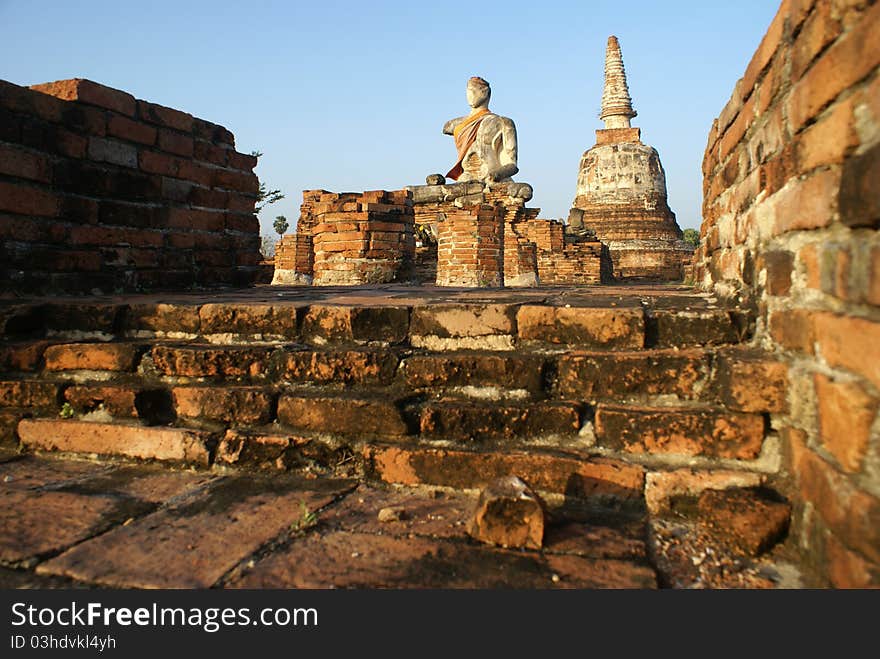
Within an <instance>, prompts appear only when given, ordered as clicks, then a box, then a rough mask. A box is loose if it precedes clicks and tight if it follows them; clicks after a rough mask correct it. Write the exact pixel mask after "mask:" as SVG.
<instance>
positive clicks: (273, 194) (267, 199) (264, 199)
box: [251, 151, 284, 230]
mask: <svg viewBox="0 0 880 659" xmlns="http://www.w3.org/2000/svg"><path fill="white" fill-rule="evenodd" d="M251 155H252V156H253V157H254V158H259V157H260V156H262V155H263V154H262V152H260V151H251ZM282 199H284V195H283V194H282V192H281V190H270V189H269V188H267V187H266V184H265V183H263V181H260V189H259V190H258V191H257V203H256V205H255V206H254V212H255V213H256V214H257V215H259V214H260V211H261V210H263V208H265V207H266V206H268V205H269V204H274V203H275V202H276V201H281V200H282ZM276 230H277V229H276Z"/></svg>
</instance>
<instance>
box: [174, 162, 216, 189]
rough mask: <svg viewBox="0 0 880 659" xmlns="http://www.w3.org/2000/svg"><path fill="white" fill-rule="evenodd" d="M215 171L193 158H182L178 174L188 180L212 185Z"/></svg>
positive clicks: (207, 185)
mask: <svg viewBox="0 0 880 659" xmlns="http://www.w3.org/2000/svg"><path fill="white" fill-rule="evenodd" d="M214 171H215V170H213V169H210V168H208V167H203V166H201V165H199V164H197V163H195V162H193V161H191V160H182V161H180V167H179V168H178V174H177V175H178V176H179V177H180V178H182V179H186V180H187V181H192V182H193V183H198V184H199V185H204V186H206V187H210V186H211V182H212V181H213V180H214Z"/></svg>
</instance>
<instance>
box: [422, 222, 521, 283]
mask: <svg viewBox="0 0 880 659" xmlns="http://www.w3.org/2000/svg"><path fill="white" fill-rule="evenodd" d="M503 284H504V212H503V209H502V207H501V206H492V205H489V204H484V205H480V206H471V207H469V208H458V209H455V210H453V211H450V212H449V213H448V214H447V215H446V218H445V219H444V220H443V221H441V222H438V224H437V285H438V286H473V287H500V286H502V285H503Z"/></svg>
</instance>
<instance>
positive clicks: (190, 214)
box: [168, 208, 225, 231]
mask: <svg viewBox="0 0 880 659" xmlns="http://www.w3.org/2000/svg"><path fill="white" fill-rule="evenodd" d="M224 224H225V217H224V214H223V213H219V212H217V213H215V212H211V211H205V210H197V209H194V208H171V209H169V211H168V227H169V228H171V229H186V230H189V231H223V227H224Z"/></svg>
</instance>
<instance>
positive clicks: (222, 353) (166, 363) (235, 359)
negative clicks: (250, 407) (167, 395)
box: [150, 345, 275, 377]
mask: <svg viewBox="0 0 880 659" xmlns="http://www.w3.org/2000/svg"><path fill="white" fill-rule="evenodd" d="M274 350H275V348H273V347H270V346H262V347H248V346H225V347H214V346H209V345H187V346H164V345H155V346H153V348H152V350H151V353H150V354H151V356H152V359H153V363H154V364H155V366H156V369H157V370H158V371H159V372H160V373H162V374H163V375H173V376H185V377H216V376H223V377H248V376H249V377H261V376H265V375H266V373H267V371H268V368H269V362H270V359H271V356H272V352H273V351H274Z"/></svg>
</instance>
